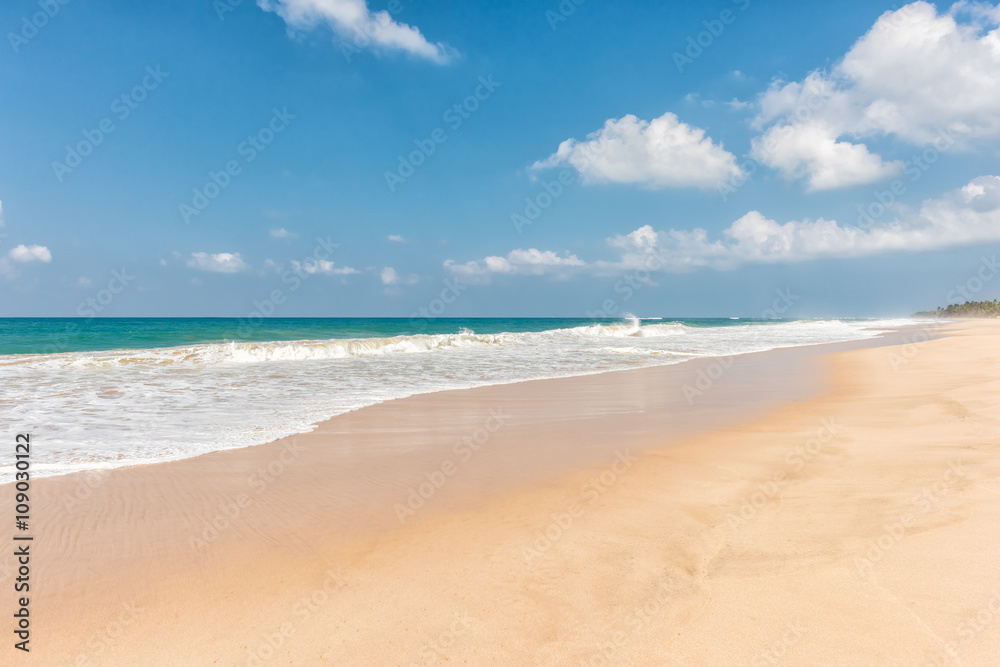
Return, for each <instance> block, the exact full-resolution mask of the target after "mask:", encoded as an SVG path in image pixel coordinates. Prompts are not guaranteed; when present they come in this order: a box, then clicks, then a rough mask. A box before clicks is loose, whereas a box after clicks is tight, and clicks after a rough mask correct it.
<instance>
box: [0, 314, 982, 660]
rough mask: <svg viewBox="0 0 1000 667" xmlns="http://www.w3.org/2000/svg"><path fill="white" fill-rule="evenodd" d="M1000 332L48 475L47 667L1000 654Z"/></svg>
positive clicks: (40, 608)
mask: <svg viewBox="0 0 1000 667" xmlns="http://www.w3.org/2000/svg"><path fill="white" fill-rule="evenodd" d="M998 337H1000V323H997V322H993V321H968V322H962V323H958V324H950V325H947V326H946V327H944V328H943V329H942V330H941V331H940V332H938V333H937V334H935V335H934V336H928V335H927V334H926V333H925V332H923V331H914V330H911V331H909V332H902V333H900V334H895V335H890V336H888V337H885V338H883V339H879V340H876V341H864V342H857V343H846V344H837V345H828V346H819V347H813V348H794V349H786V350H775V351H771V352H765V353H759V354H752V355H745V356H742V357H735V358H732V359H729V360H719V359H716V360H704V361H697V362H689V363H685V364H680V365H676V366H667V367H659V368H647V369H642V370H630V371H621V372H615V373H606V374H601V375H592V376H584V377H576V378H566V379H556V380H538V381H531V382H524V383H518V384H512V385H502V386H493V387H483V388H479V389H473V390H461V391H449V392H440V393H437V394H427V395H421V396H414V397H411V398H407V399H401V400H397V401H390V402H387V403H383V404H380V405H376V406H372V407H370V408H364V409H362V410H359V411H356V412H353V413H349V414H346V415H341V416H339V417H336V418H334V419H332V420H330V421H328V422H325V423H324V424H322V425H320V427H318V428H317V430H316V431H314V432H312V433H309V434H304V435H300V436H295V437H293V438H287V439H284V440H280V441H277V442H275V443H271V444H269V445H263V446H258V447H251V448H245V449H237V450H229V451H224V452H216V453H213V454H209V455H205V456H200V457H197V458H193V459H187V460H181V461H173V462H168V463H161V464H156V465H149V466H138V467H132V468H124V469H118V470H113V471H108V472H103V473H78V474H72V475H65V476H59V477H52V478H43V479H37V480H34V481H33V493H34V494H35V498H34V499H33V502H34V505H35V508H36V509H35V510H34V512H35V515H36V529H35V540H34V542H33V543H32V546H31V549H32V550H33V553H32V577H33V581H32V595H33V601H32V614H33V618H32V623H33V636H32V640H33V641H32V652H31V654H30V662H31V663H32V664H36V663H37V664H46V665H48V664H52V665H68V664H72V665H96V664H122V665H125V664H163V665H177V664H220V665H263V664H337V665H349V664H358V665H361V664H383V665H413V664H418V665H423V664H523V665H535V664H538V665H555V664H560V665H563V664H572V665H604V664H607V665H611V664H635V665H690V664H705V665H733V664H751V665H753V664H757V665H764V664H782V663H783V664H801V665H815V664H852V665H869V664H870V665H885V664H900V665H902V664H907V665H913V664H920V665H924V664H941V665H946V664H948V665H950V664H954V665H959V664H965V665H987V664H996V662H997V661H998V660H1000V531H998V530H997V525H1000V459H998V456H997V455H998V451H1000V450H998V447H1000V375H998V369H1000V365H998V364H1000V351H998V346H997V340H998ZM914 340H916V341H918V342H915V343H914V342H913V341H914ZM713 364H714V366H713ZM0 491H2V494H0V512H2V513H3V514H4V516H10V515H11V514H13V507H12V496H13V492H12V486H11V485H4V486H3V487H0ZM14 568H15V563H14V560H13V558H12V555H11V554H10V553H9V550H5V552H4V555H3V558H2V559H0V579H2V580H3V582H4V584H3V585H4V587H5V588H6V587H7V586H9V585H10V581H11V580H12V578H13V572H14ZM5 650H6V649H5Z"/></svg>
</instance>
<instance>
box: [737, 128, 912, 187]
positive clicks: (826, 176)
mask: <svg viewBox="0 0 1000 667" xmlns="http://www.w3.org/2000/svg"><path fill="white" fill-rule="evenodd" d="M752 154H753V156H754V157H755V158H756V159H758V160H760V161H761V162H762V163H763V164H766V165H767V166H769V167H772V168H774V169H777V170H778V171H780V172H781V173H782V175H784V176H785V177H786V178H788V179H790V180H791V179H797V178H807V179H808V188H809V189H810V190H830V189H833V188H842V187H848V186H851V185H864V184H866V183H874V182H877V181H881V180H885V179H887V178H892V177H894V176H897V175H898V174H899V173H900V172H901V171H902V170H903V163H902V162H900V161H898V160H897V161H894V162H885V161H883V160H882V158H881V157H879V156H878V155H874V154H872V153H870V152H869V151H868V147H867V146H865V145H864V144H852V143H850V142H847V141H837V134H836V132H835V131H832V130H831V129H830V128H829V127H828V126H827V125H825V124H823V123H819V122H812V123H802V124H796V125H775V126H774V127H771V128H770V129H768V130H767V132H765V133H764V135H763V136H762V137H760V138H759V139H754V141H753V152H752Z"/></svg>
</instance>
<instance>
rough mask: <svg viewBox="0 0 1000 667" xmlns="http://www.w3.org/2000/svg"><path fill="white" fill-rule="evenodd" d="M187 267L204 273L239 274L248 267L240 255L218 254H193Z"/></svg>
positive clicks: (236, 253)
mask: <svg viewBox="0 0 1000 667" xmlns="http://www.w3.org/2000/svg"><path fill="white" fill-rule="evenodd" d="M187 265H188V266H189V267H191V268H192V269H200V270H202V271H212V272H214V273H239V272H240V271H245V270H246V269H247V268H248V267H247V264H246V262H244V261H243V258H242V257H240V253H238V252H235V253H230V252H218V253H214V254H210V253H207V252H193V253H191V258H190V259H189V260H188V263H187Z"/></svg>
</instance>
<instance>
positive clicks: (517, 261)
mask: <svg viewBox="0 0 1000 667" xmlns="http://www.w3.org/2000/svg"><path fill="white" fill-rule="evenodd" d="M879 206H881V205H879ZM875 210H876V211H878V208H877V207H876V208H875ZM882 210H883V211H884V209H882ZM884 215H885V217H886V219H885V220H884V221H883V220H881V219H871V218H870V217H865V218H860V219H859V220H858V221H857V225H841V224H839V223H838V222H837V221H836V220H826V219H824V218H818V219H816V220H793V221H790V222H786V223H784V224H781V223H778V222H777V221H775V220H772V219H769V218H767V217H766V216H764V215H763V214H762V213H760V212H759V211H750V212H749V213H747V214H746V215H744V216H743V217H741V218H739V219H738V220H736V221H735V222H733V223H732V225H730V226H729V227H728V228H726V229H725V230H723V232H722V234H721V236H720V237H719V238H715V239H712V238H709V235H708V232H707V231H706V230H704V229H700V228H694V229H687V230H678V229H670V230H668V231H657V230H654V229H653V228H652V226H650V225H644V226H642V227H640V228H638V229H636V230H635V231H633V232H631V233H629V234H622V235H617V236H613V237H611V238H609V239H607V243H608V246H609V247H611V248H614V249H615V250H617V251H618V252H619V253H620V257H619V258H618V259H617V260H614V261H594V262H589V263H588V262H584V261H582V260H580V259H579V258H577V257H576V256H575V255H568V256H567V257H560V256H558V255H556V254H555V253H554V252H552V251H541V250H536V249H533V248H532V249H530V250H514V251H512V252H511V253H509V254H508V255H507V256H506V257H498V256H493V257H487V258H485V259H483V260H479V261H471V262H466V263H465V264H457V263H455V262H453V261H451V260H448V261H447V262H445V267H446V268H447V269H449V270H450V271H452V272H453V273H455V274H458V275H461V276H463V277H465V278H467V279H469V278H471V279H477V278H478V279H480V280H481V281H483V280H484V279H488V277H489V276H490V275H493V274H534V275H539V274H543V273H553V272H559V270H560V269H562V270H563V271H562V272H563V273H566V271H565V269H566V268H567V267H573V268H578V269H584V268H585V269H586V270H587V271H588V272H590V273H598V274H609V273H621V272H624V271H634V270H637V269H641V268H644V269H646V270H648V271H650V272H653V271H671V272H677V271H685V270H691V269H697V268H712V269H732V268H735V267H737V266H740V265H743V264H780V263H792V262H801V261H805V260H814V259H829V258H851V257H864V256H871V255H878V254H884V253H889V252H918V251H928V250H939V249H942V248H948V247H952V246H960V245H972V244H976V243H986V242H996V241H1000V177H998V176H980V177H978V178H976V179H973V180H972V181H971V182H970V183H969V184H967V185H965V186H964V187H962V188H959V189H958V190H955V191H953V192H950V193H948V194H946V195H945V196H943V197H940V198H937V199H928V200H926V201H925V202H924V203H923V204H922V205H921V207H920V209H919V210H916V211H910V210H900V211H899V212H898V214H896V215H893V216H892V217H891V218H890V217H889V214H884Z"/></svg>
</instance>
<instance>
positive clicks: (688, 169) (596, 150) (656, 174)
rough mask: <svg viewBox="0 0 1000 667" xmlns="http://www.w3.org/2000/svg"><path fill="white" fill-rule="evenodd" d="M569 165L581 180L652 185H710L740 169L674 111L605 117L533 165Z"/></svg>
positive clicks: (542, 166)
mask: <svg viewBox="0 0 1000 667" xmlns="http://www.w3.org/2000/svg"><path fill="white" fill-rule="evenodd" d="M562 164H568V165H570V166H571V167H573V168H574V169H576V170H577V171H578V172H579V173H580V174H581V175H582V177H583V180H584V182H585V183H636V184H640V185H644V186H647V187H651V188H668V187H689V186H691V187H702V188H707V187H712V186H715V185H717V184H718V183H720V182H722V181H725V180H727V179H729V178H730V177H733V176H734V175H737V174H738V173H739V170H738V168H737V166H736V158H735V156H733V154H732V153H729V152H728V151H726V150H725V149H724V148H722V146H721V145H717V144H715V143H713V142H712V140H711V138H709V137H707V136H705V131H704V130H702V129H699V128H697V127H692V126H691V125H688V124H686V123H682V122H680V120H678V118H677V116H676V115H674V114H672V113H665V114H663V115H662V116H660V117H659V118H654V119H653V120H652V121H645V120H640V119H638V118H636V117H635V116H632V115H628V116H624V117H623V118H619V119H617V120H616V119H614V118H612V119H609V120H607V121H606V122H605V123H604V127H602V128H601V129H600V130H598V131H597V132H593V133H591V134H589V135H587V139H586V140H585V141H577V140H575V139H567V140H566V141H564V142H562V143H561V144H559V149H558V150H557V151H556V152H555V153H553V154H552V155H550V156H549V157H548V158H546V159H545V160H541V161H539V162H536V163H535V164H533V165H532V166H531V169H533V170H538V169H548V168H551V167H556V166H559V165H562Z"/></svg>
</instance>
